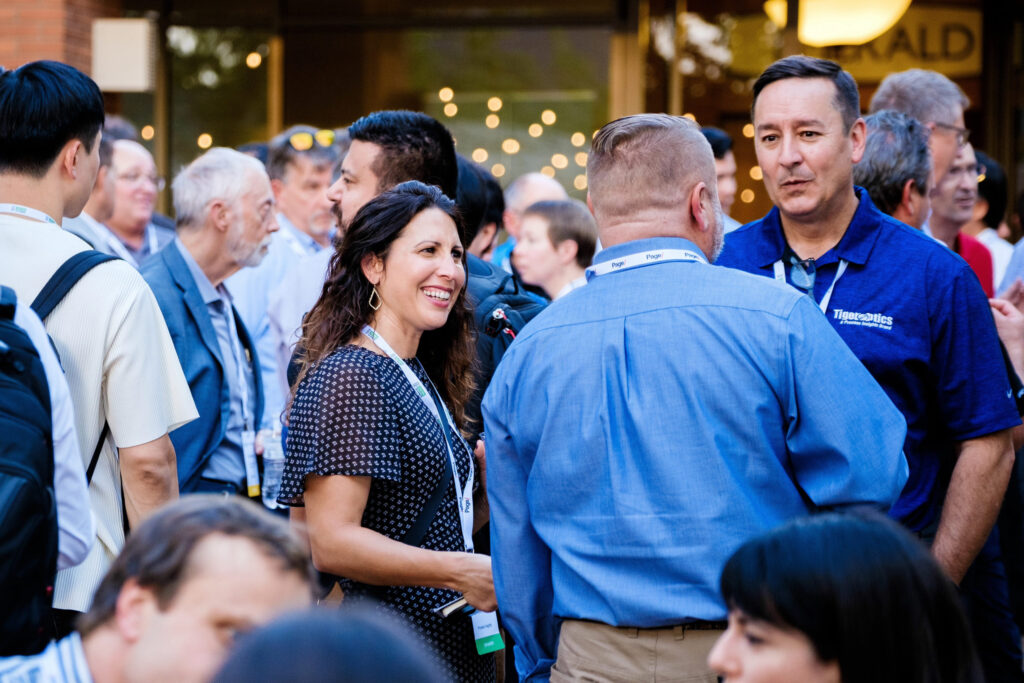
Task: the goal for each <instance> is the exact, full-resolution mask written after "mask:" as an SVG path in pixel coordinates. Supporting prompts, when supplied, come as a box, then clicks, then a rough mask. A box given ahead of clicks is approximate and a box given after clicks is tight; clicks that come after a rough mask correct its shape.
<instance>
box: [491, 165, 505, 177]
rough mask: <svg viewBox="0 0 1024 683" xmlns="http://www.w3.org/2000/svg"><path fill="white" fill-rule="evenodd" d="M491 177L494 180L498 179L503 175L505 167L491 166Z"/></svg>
mask: <svg viewBox="0 0 1024 683" xmlns="http://www.w3.org/2000/svg"><path fill="white" fill-rule="evenodd" d="M491 175H492V176H494V177H495V178H500V177H501V176H503V175H505V167H504V166H503V165H502V164H495V165H494V166H491Z"/></svg>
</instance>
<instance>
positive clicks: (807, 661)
mask: <svg viewBox="0 0 1024 683" xmlns="http://www.w3.org/2000/svg"><path fill="white" fill-rule="evenodd" d="M722 597H723V598H724V599H725V603H726V605H728V607H729V627H728V629H727V630H726V631H725V633H724V634H723V635H722V637H721V638H719V640H718V642H717V643H716V644H715V647H714V648H713V649H712V651H711V654H710V656H709V657H708V664H709V665H710V666H711V668H712V669H714V670H715V671H716V672H717V673H718V674H719V675H720V676H721V677H722V680H724V681H728V682H730V683H733V682H735V681H760V682H762V683H771V682H772V681H801V682H802V683H819V682H822V683H823V682H826V681H828V682H832V683H839V682H841V683H889V682H892V683H897V682H898V683H981V682H982V681H983V680H984V678H983V675H982V673H981V668H980V665H979V664H978V660H977V657H976V655H975V652H974V645H973V641H972V640H971V634H970V631H969V629H968V627H967V619H966V617H965V616H964V612H963V609H962V608H961V605H960V599H959V597H958V595H957V592H956V589H955V588H954V586H953V583H952V582H951V581H950V580H949V578H947V577H946V575H945V574H944V573H943V572H942V570H941V569H939V566H938V565H937V564H936V563H935V561H934V560H933V559H932V557H931V555H930V554H929V553H928V551H927V549H925V547H924V546H923V545H922V544H921V543H920V542H919V541H918V540H917V539H915V538H914V537H913V536H911V535H910V534H908V533H907V532H906V531H905V530H904V529H902V528H900V527H898V526H897V525H896V524H895V523H894V522H892V521H890V520H888V519H886V518H883V517H881V516H880V515H856V516H855V515H839V514H823V515H819V516H815V517H810V518H805V519H801V520H798V521H795V522H791V523H789V524H787V525H785V526H782V527H780V528H779V529H776V530H775V531H772V532H770V533H768V534H766V535H764V536H760V537H758V538H755V539H753V540H751V541H748V542H747V543H745V544H744V545H743V546H741V547H740V549H739V550H737V551H736V552H735V554H733V556H732V557H731V558H730V559H729V561H728V562H727V563H726V565H725V569H724V570H723V571H722Z"/></svg>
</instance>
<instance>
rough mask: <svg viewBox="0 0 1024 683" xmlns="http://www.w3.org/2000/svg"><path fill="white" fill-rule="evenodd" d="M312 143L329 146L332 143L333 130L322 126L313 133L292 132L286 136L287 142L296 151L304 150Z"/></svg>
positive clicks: (311, 146) (309, 147)
mask: <svg viewBox="0 0 1024 683" xmlns="http://www.w3.org/2000/svg"><path fill="white" fill-rule="evenodd" d="M314 143H315V144H317V145H319V146H320V147H330V146H331V145H333V144H334V131H333V130H330V129H328V128H323V129H321V130H318V131H317V132H315V133H306V132H300V133H293V134H292V135H291V136H290V137H289V138H288V144H289V145H291V146H292V149H294V150H295V151H296V152H305V151H306V150H308V149H312V148H313V145H314Z"/></svg>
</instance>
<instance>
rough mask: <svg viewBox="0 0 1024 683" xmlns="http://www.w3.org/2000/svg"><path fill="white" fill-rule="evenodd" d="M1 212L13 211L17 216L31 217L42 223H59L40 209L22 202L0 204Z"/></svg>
mask: <svg viewBox="0 0 1024 683" xmlns="http://www.w3.org/2000/svg"><path fill="white" fill-rule="evenodd" d="M0 213H11V214H14V215H15V216H24V217H25V218H31V219H32V220H36V221H39V222H41V223H50V224H51V225H57V221H55V220H53V219H52V218H50V217H49V216H48V215H46V214H45V213H43V212H42V211H39V210H38V209H30V208H29V207H27V206H22V205H21V204H0Z"/></svg>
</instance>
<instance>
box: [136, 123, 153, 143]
mask: <svg viewBox="0 0 1024 683" xmlns="http://www.w3.org/2000/svg"><path fill="white" fill-rule="evenodd" d="M139 135H141V136H142V139H143V140H152V139H153V136H154V135H156V129H155V128H153V126H143V127H142V130H140V131H139Z"/></svg>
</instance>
